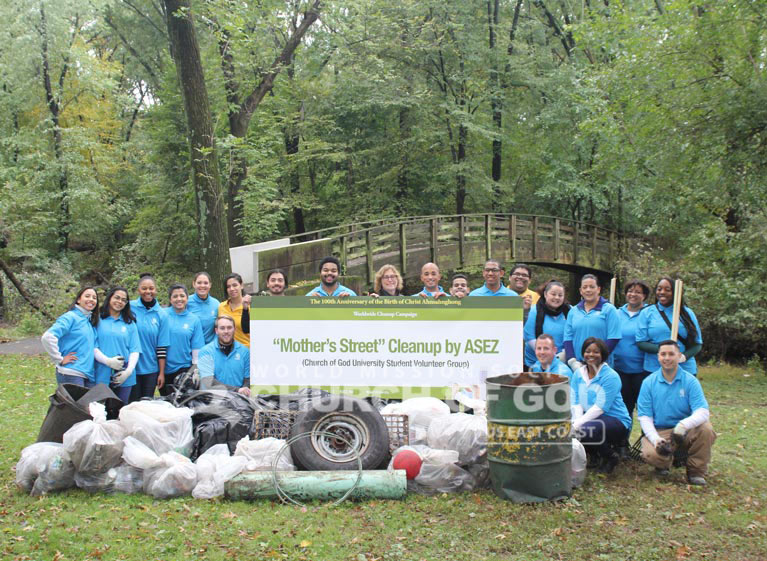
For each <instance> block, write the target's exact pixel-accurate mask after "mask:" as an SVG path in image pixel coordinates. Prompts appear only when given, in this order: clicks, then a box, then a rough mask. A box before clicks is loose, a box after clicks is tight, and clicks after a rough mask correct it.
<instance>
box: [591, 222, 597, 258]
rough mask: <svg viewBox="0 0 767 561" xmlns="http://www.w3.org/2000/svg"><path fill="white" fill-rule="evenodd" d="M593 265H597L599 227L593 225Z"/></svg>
mask: <svg viewBox="0 0 767 561" xmlns="http://www.w3.org/2000/svg"><path fill="white" fill-rule="evenodd" d="M591 266H592V267H596V266H597V227H596V226H592V227H591Z"/></svg>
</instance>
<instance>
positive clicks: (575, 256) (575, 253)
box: [573, 222, 581, 263]
mask: <svg viewBox="0 0 767 561" xmlns="http://www.w3.org/2000/svg"><path fill="white" fill-rule="evenodd" d="M580 237H581V232H580V228H578V222H576V223H575V226H574V227H573V263H577V262H578V242H579V241H580V240H579V239H578V238H580Z"/></svg>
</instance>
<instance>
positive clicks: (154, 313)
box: [130, 273, 170, 401]
mask: <svg viewBox="0 0 767 561" xmlns="http://www.w3.org/2000/svg"><path fill="white" fill-rule="evenodd" d="M138 293H139V297H138V298H136V299H135V300H133V301H132V302H131V303H130V304H131V311H132V312H133V314H134V315H135V316H136V326H137V327H138V338H139V341H140V342H141V355H140V356H139V359H138V364H137V365H136V385H135V386H133V393H132V394H131V400H132V401H136V400H138V399H142V398H145V397H153V396H154V390H155V388H156V387H157V380H158V378H159V377H160V375H164V374H165V356H166V354H167V352H168V345H169V344H170V339H169V336H168V318H167V316H166V312H165V310H164V309H163V308H162V307H161V306H160V304H159V302H157V283H156V282H155V280H154V277H152V275H150V274H149V273H144V274H142V275H141V276H140V278H139V281H138Z"/></svg>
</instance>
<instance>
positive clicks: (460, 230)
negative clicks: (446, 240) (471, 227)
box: [458, 214, 466, 267]
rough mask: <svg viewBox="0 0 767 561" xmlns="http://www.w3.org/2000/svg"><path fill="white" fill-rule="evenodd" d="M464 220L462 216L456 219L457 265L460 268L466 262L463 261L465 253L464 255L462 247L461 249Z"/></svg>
mask: <svg viewBox="0 0 767 561" xmlns="http://www.w3.org/2000/svg"><path fill="white" fill-rule="evenodd" d="M465 220H466V218H465V217H464V216H463V214H462V215H460V216H459V217H458V265H459V266H460V267H463V266H464V264H465V262H466V260H465V255H466V254H465V253H464V247H463V239H464V237H463V232H464V229H465V228H466V222H465Z"/></svg>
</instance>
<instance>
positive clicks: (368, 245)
mask: <svg viewBox="0 0 767 561" xmlns="http://www.w3.org/2000/svg"><path fill="white" fill-rule="evenodd" d="M365 265H367V277H368V282H369V283H372V282H373V279H374V278H375V272H374V271H373V237H372V236H371V235H370V229H368V230H366V231H365Z"/></svg>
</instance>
